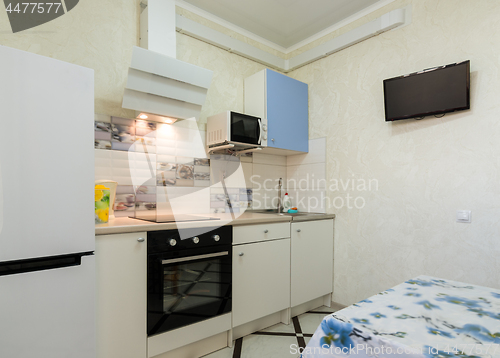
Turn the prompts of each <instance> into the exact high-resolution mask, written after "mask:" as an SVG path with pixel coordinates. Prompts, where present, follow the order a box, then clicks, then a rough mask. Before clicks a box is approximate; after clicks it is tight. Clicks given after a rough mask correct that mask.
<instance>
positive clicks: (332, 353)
mask: <svg viewBox="0 0 500 358" xmlns="http://www.w3.org/2000/svg"><path fill="white" fill-rule="evenodd" d="M301 353H302V358H316V357H322V358H324V357H346V356H355V357H398V356H405V357H415V358H417V357H418V358H422V357H435V358H438V357H439V358H444V357H491V358H497V357H498V358H500V290H497V289H491V288H487V287H481V286H475V285H468V284H464V283H461V282H456V281H450V280H443V279H439V278H435V277H430V276H418V277H416V278H414V279H412V280H408V281H406V282H404V283H402V284H400V285H398V286H396V287H393V288H391V289H388V290H386V291H384V292H381V293H379V294H378V295H375V296H373V297H370V298H368V299H366V300H363V301H361V302H358V303H356V304H354V305H352V306H349V307H346V308H344V309H342V310H340V311H337V312H335V313H333V314H331V315H328V316H326V317H325V318H324V319H323V321H322V322H321V324H320V325H319V327H318V328H317V329H316V331H315V333H314V335H313V337H312V338H311V340H310V341H309V343H308V344H307V346H306V347H305V349H304V350H303V351H302V352H301Z"/></svg>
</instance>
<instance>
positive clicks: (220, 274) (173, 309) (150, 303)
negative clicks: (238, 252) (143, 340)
mask: <svg viewBox="0 0 500 358" xmlns="http://www.w3.org/2000/svg"><path fill="white" fill-rule="evenodd" d="M147 243H148V259H147V263H148V270H147V309H148V312H147V324H148V336H153V335H156V334H159V333H164V332H168V331H171V330H174V329H177V328H180V327H184V326H187V325H190V324H194V323H197V322H201V321H204V320H207V319H210V318H214V317H217V316H220V315H223V314H226V313H229V312H231V295H232V294H231V284H232V227H231V226H222V227H219V228H216V229H213V228H197V229H179V230H163V231H152V232H148V241H147Z"/></svg>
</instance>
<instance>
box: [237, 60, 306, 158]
mask: <svg viewBox="0 0 500 358" xmlns="http://www.w3.org/2000/svg"><path fill="white" fill-rule="evenodd" d="M308 112H309V110H308V86H307V84H306V83H303V82H300V81H297V80H295V79H293V78H291V77H288V76H285V75H283V74H281V73H278V72H275V71H272V70H269V69H265V70H263V71H260V72H257V73H256V74H254V75H252V76H250V77H248V78H246V79H245V113H247V114H250V115H254V116H259V117H264V118H267V123H268V134H267V146H268V148H269V149H268V150H267V152H270V153H274V154H285V155H286V154H299V153H297V152H302V153H303V152H308V151H309V113H308Z"/></svg>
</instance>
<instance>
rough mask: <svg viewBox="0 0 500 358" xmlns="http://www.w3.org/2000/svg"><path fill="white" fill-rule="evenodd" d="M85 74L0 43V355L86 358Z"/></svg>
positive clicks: (90, 275)
mask: <svg viewBox="0 0 500 358" xmlns="http://www.w3.org/2000/svg"><path fill="white" fill-rule="evenodd" d="M93 125H94V71H93V70H91V69H88V68H84V67H80V66H76V65H73V64H69V63H66V62H62V61H58V60H54V59H52V58H48V57H43V56H39V55H35V54H32V53H28V52H24V51H20V50H16V49H12V48H9V47H5V46H0V357H5V358H7V357H8V358H31V357H36V358H94V357H95V355H96V353H95V350H96V348H95V347H96V346H95V259H94V247H95V242H94V238H95V236H94V208H93V206H94V204H93V200H92V198H93V192H94V191H93V183H94V155H93V151H94V150H93V147H94V145H93V143H94V142H93V140H94V129H93Z"/></svg>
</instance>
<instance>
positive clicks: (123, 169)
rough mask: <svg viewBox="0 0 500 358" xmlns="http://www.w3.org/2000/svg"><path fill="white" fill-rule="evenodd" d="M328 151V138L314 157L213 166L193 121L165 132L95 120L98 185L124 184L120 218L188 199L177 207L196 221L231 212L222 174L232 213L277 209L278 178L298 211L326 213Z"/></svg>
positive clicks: (233, 159)
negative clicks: (198, 217)
mask: <svg viewBox="0 0 500 358" xmlns="http://www.w3.org/2000/svg"><path fill="white" fill-rule="evenodd" d="M325 145H326V141H325V138H320V139H314V140H310V145H309V147H310V152H309V153H308V154H301V155H294V156H289V157H284V156H278V155H268V154H262V153H253V155H252V154H248V155H245V156H241V157H237V156H230V155H212V156H211V157H210V158H207V155H206V152H205V131H203V130H199V129H198V126H197V124H196V122H194V121H189V120H185V121H182V122H177V123H174V124H160V123H151V122H147V121H143V120H133V119H126V118H118V117H109V116H104V115H96V121H95V179H96V180H98V179H111V180H114V181H117V182H118V189H117V196H116V202H115V216H132V215H133V213H134V210H150V209H152V208H154V205H155V203H156V201H157V200H158V201H161V199H160V200H159V199H157V195H160V194H161V195H167V196H168V197H169V198H170V199H171V201H172V202H174V198H179V197H182V200H179V201H178V203H177V204H176V207H179V208H180V207H182V208H181V209H179V210H189V212H190V213H193V212H196V213H207V212H208V211H210V212H214V213H215V212H228V210H229V207H228V204H227V199H226V193H225V190H224V187H223V185H222V183H221V178H222V175H223V173H225V174H226V175H225V179H224V182H225V184H226V189H227V194H228V196H229V198H230V201H231V206H232V208H233V210H234V212H239V211H241V210H242V209H246V208H252V207H253V208H254V209H263V208H271V207H276V205H277V193H278V189H277V185H278V180H279V178H283V194H284V193H285V192H286V191H288V193H289V195H290V197H291V199H292V204H293V205H294V206H298V208H299V210H303V211H324V205H322V203H321V201H322V200H321V198H322V197H324V196H325V183H326V180H325V157H326V147H325ZM287 178H288V179H289V180H287ZM306 183H307V184H306ZM165 193H167V194H165ZM311 198H313V199H311ZM179 203H180V204H179ZM179 205H180V206H179ZM191 208H192V209H191Z"/></svg>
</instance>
